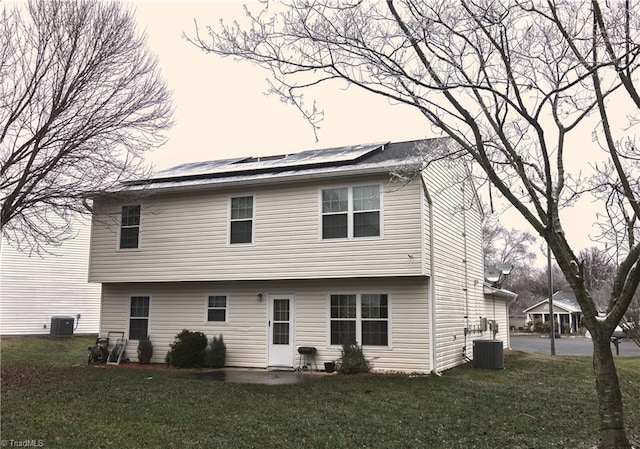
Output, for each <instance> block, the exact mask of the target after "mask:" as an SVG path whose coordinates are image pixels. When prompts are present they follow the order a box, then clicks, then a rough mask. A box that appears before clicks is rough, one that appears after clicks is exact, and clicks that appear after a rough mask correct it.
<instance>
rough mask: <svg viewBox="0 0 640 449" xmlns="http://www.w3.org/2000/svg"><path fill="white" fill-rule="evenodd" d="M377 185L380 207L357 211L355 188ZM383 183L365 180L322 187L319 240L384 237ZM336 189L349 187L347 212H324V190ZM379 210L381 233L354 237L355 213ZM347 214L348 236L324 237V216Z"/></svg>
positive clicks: (377, 238)
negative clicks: (354, 204)
mask: <svg viewBox="0 0 640 449" xmlns="http://www.w3.org/2000/svg"><path fill="white" fill-rule="evenodd" d="M370 186H376V187H378V195H379V202H380V208H379V209H371V210H358V211H355V210H354V208H353V189H354V188H357V187H370ZM382 187H383V186H382V184H381V183H376V182H363V183H358V184H350V185H336V186H325V187H321V188H320V190H319V191H318V240H320V241H322V242H332V241H344V240H380V239H383V238H384V202H383V189H382ZM334 189H347V210H346V211H345V212H327V213H325V212H323V210H322V192H323V191H325V190H334ZM376 211H377V212H378V213H379V216H378V220H379V229H380V235H370V236H364V237H354V235H353V230H354V218H353V217H354V214H358V213H365V212H376ZM339 213H341V214H344V213H346V214H347V236H346V237H339V238H324V237H323V235H322V229H323V220H322V218H323V217H324V216H325V215H336V214H339Z"/></svg>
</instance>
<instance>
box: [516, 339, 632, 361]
mask: <svg viewBox="0 0 640 449" xmlns="http://www.w3.org/2000/svg"><path fill="white" fill-rule="evenodd" d="M555 346H556V354H557V355H586V356H590V355H592V354H593V346H592V344H591V339H589V338H585V337H562V338H556V340H555ZM619 348H620V356H621V357H640V347H639V346H638V345H636V344H635V343H634V342H633V341H632V340H620V343H619ZM511 349H513V350H515V351H522V352H535V353H538V354H551V341H550V340H549V337H540V336H538V335H531V336H519V335H512V336H511ZM611 350H612V351H613V353H614V355H615V351H616V348H615V346H614V345H613V344H611Z"/></svg>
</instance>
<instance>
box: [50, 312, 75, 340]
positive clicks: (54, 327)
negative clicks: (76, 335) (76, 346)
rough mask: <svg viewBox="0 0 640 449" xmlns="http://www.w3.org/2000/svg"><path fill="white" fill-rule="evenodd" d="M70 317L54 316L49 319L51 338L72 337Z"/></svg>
mask: <svg viewBox="0 0 640 449" xmlns="http://www.w3.org/2000/svg"><path fill="white" fill-rule="evenodd" d="M73 321H74V318H73V317H72V316H54V317H51V331H50V333H49V335H50V336H51V337H72V336H73Z"/></svg>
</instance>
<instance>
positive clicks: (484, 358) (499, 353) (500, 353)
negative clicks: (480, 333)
mask: <svg viewBox="0 0 640 449" xmlns="http://www.w3.org/2000/svg"><path fill="white" fill-rule="evenodd" d="M473 367H474V368H483V369H504V350H503V347H502V340H473Z"/></svg>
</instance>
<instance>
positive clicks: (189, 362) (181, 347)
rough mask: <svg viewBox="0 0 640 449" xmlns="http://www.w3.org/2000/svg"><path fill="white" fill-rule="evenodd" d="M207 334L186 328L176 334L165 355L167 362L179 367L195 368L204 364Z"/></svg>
mask: <svg viewBox="0 0 640 449" xmlns="http://www.w3.org/2000/svg"><path fill="white" fill-rule="evenodd" d="M207 343H208V342H207V336H206V335H205V334H203V333H202V332H191V331H188V330H186V329H184V330H183V331H181V332H180V333H178V335H176V339H175V340H174V342H173V343H171V345H170V346H171V351H169V354H168V355H167V357H168V359H169V363H170V364H171V365H173V366H177V367H179V368H197V367H200V366H203V365H204V354H205V348H206V347H207Z"/></svg>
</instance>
